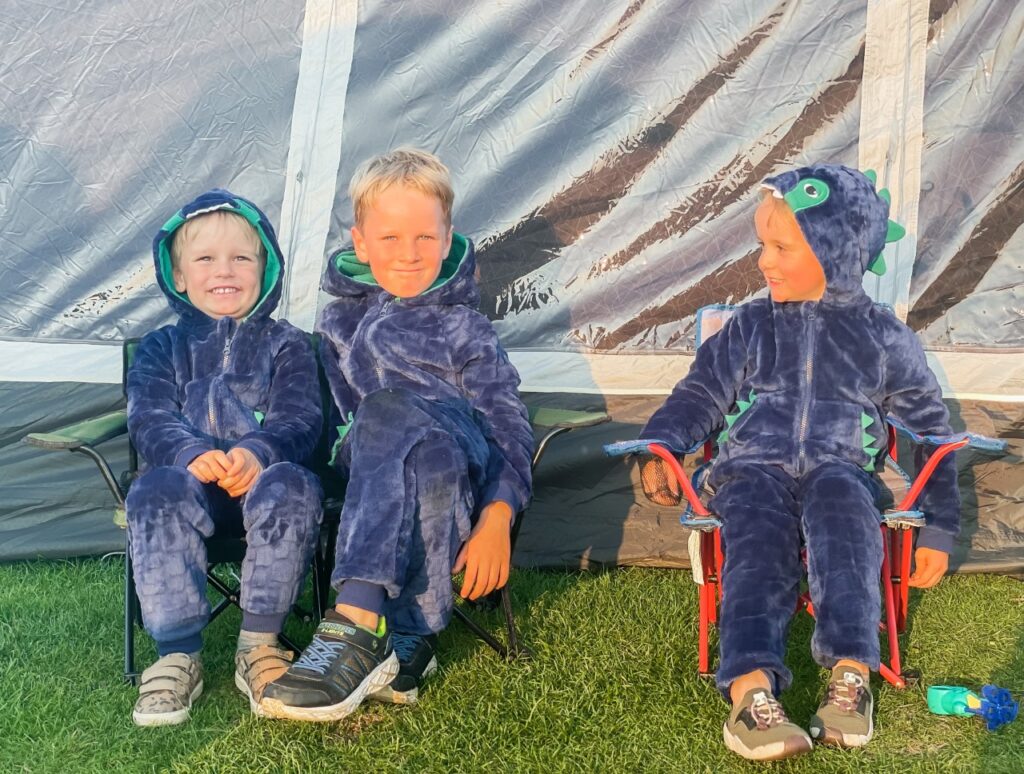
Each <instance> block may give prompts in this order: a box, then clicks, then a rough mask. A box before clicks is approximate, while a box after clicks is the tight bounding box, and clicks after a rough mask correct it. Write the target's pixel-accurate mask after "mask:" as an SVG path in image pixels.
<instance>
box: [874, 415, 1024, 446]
mask: <svg viewBox="0 0 1024 774" xmlns="http://www.w3.org/2000/svg"><path fill="white" fill-rule="evenodd" d="M886 422H888V423H889V425H890V426H891V427H892V428H893V429H895V430H896V432H897V433H899V434H900V435H902V436H904V437H905V438H909V439H910V440H911V441H914V442H915V443H923V444H929V445H931V446H946V445H949V444H957V448H962V447H964V446H970V447H971V448H972V449H977V450H978V451H988V452H1005V451H1006V441H1004V440H1002V439H1000V438H989V437H988V436H985V435H978V434H977V433H966V432H965V433H953V435H919V434H918V433H915V432H914V431H913V430H911V429H910V428H908V427H907V426H906V425H904V424H903V423H902V422H900V421H899V420H898V419H896V418H895V417H894V416H892V415H891V414H890V415H889V416H887V417H886ZM961 441H966V443H960V442H961Z"/></svg>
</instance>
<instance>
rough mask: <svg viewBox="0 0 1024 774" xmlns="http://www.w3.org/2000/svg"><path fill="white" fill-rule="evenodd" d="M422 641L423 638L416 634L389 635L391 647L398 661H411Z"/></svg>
mask: <svg viewBox="0 0 1024 774" xmlns="http://www.w3.org/2000/svg"><path fill="white" fill-rule="evenodd" d="M422 641H423V638H422V637H421V636H420V635H418V634H398V633H397V632H395V633H392V635H391V647H392V648H394V649H395V653H397V654H398V660H399V661H412V657H413V655H414V654H415V653H416V648H417V647H419V644H420V643H421V642H422Z"/></svg>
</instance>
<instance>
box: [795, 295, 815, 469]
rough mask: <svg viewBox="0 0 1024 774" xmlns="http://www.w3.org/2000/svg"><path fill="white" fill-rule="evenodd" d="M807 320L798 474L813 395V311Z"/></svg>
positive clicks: (802, 465) (802, 461)
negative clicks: (804, 390) (808, 330)
mask: <svg viewBox="0 0 1024 774" xmlns="http://www.w3.org/2000/svg"><path fill="white" fill-rule="evenodd" d="M807 319H808V321H809V322H810V328H811V332H810V336H808V344H807V358H806V359H805V360H804V380H805V383H806V384H805V389H806V392H805V394H804V410H803V414H802V415H801V417H800V435H799V439H798V442H799V450H800V453H799V456H798V458H797V463H796V467H797V470H798V471H799V472H800V473H803V472H804V461H805V459H806V457H807V449H806V448H804V441H805V440H806V439H807V425H808V421H809V419H810V414H811V397H812V394H813V393H812V390H811V381H812V379H813V378H814V339H815V335H816V332H817V326H816V325H815V322H814V319H815V312H814V310H813V309H812V310H811V311H810V313H809V314H808V316H807Z"/></svg>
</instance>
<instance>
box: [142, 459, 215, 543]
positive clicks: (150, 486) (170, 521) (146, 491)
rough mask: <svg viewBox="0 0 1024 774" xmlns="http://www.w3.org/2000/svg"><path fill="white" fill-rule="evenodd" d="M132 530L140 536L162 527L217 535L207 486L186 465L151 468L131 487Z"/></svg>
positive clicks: (165, 529)
mask: <svg viewBox="0 0 1024 774" xmlns="http://www.w3.org/2000/svg"><path fill="white" fill-rule="evenodd" d="M125 506H126V507H125V510H126V517H127V520H128V526H129V529H131V531H132V533H133V534H134V535H136V536H138V535H140V534H143V533H146V532H152V531H155V530H159V531H162V532H166V533H168V534H170V533H172V532H174V531H177V530H186V531H187V530H189V529H192V530H195V531H198V532H199V533H200V534H201V535H202V536H203V537H209V536H210V535H212V534H213V522H212V520H211V519H210V516H209V514H208V513H207V506H206V497H205V495H204V493H203V485H202V483H200V482H199V480H198V479H197V478H196V477H195V476H193V475H192V474H191V473H189V472H188V470H186V469H185V468H180V467H174V466H167V467H158V468H151V469H150V470H147V471H146V472H145V473H143V474H142V475H141V476H140V477H139V478H138V479H137V480H136V481H135V482H134V483H133V484H132V486H131V489H129V491H128V497H127V498H126V503H125Z"/></svg>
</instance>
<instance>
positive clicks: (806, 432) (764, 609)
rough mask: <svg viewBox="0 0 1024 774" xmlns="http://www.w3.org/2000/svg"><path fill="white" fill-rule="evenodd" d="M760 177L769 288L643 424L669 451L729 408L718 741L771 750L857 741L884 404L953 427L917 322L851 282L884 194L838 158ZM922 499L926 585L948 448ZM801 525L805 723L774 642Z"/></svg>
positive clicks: (881, 218)
mask: <svg viewBox="0 0 1024 774" xmlns="http://www.w3.org/2000/svg"><path fill="white" fill-rule="evenodd" d="M869 174H870V173H869ZM763 187H764V188H765V189H766V193H765V196H764V199H763V201H762V202H761V204H760V206H759V207H758V208H757V212H756V214H755V216H754V222H755V227H756V230H757V235H758V240H759V241H760V243H761V255H760V258H759V260H758V269H759V270H760V271H761V273H762V274H763V275H764V278H765V281H766V282H767V284H768V290H769V295H770V297H769V298H761V299H757V300H754V301H751V302H749V303H747V304H744V305H742V306H740V307H739V308H738V309H737V310H736V312H735V314H734V315H733V316H732V317H731V318H730V319H729V321H728V322H727V323H726V325H725V326H724V327H723V328H722V330H721V331H720V332H719V333H718V334H717V335H715V336H713V337H712V338H710V339H709V340H708V341H707V342H705V343H704V344H702V345H701V347H700V349H699V350H698V352H697V357H696V360H695V363H694V366H693V368H692V369H691V370H690V372H689V373H688V374H687V376H686V377H685V378H684V379H683V380H682V381H681V382H680V383H679V384H678V385H676V387H675V388H674V390H673V392H672V394H671V395H670V397H669V398H668V400H667V401H666V402H665V404H664V406H662V408H660V409H659V410H658V411H657V412H656V413H655V414H654V415H653V416H652V417H651V419H650V421H649V422H648V423H647V425H646V427H644V429H643V431H642V433H641V436H640V437H641V438H642V439H646V440H650V441H658V442H661V443H663V444H665V445H667V446H668V447H670V448H672V449H674V450H677V451H681V450H684V449H687V448H689V447H692V446H693V445H694V444H695V443H698V442H699V441H700V440H701V439H703V438H704V437H706V436H707V435H708V433H710V432H711V431H712V430H713V429H714V428H715V427H718V426H721V425H722V424H723V421H724V420H726V419H727V420H728V421H727V422H726V423H725V424H727V425H728V430H727V433H725V434H723V435H724V436H725V437H724V438H723V439H721V441H720V452H719V457H718V459H717V461H716V462H715V464H714V466H713V468H712V472H711V477H710V483H711V485H712V487H713V489H714V491H715V495H714V497H713V498H712V500H711V502H710V507H711V509H712V511H714V512H715V513H716V514H717V515H718V517H719V518H720V519H721V520H722V540H723V544H724V550H725V556H726V558H725V563H724V566H723V573H722V579H721V582H722V608H721V624H720V630H719V634H720V649H721V660H720V666H719V670H718V673H717V675H716V679H717V684H718V687H719V689H720V690H721V691H722V693H723V695H724V696H725V697H726V698H727V699H728V700H730V701H731V703H732V711H731V713H730V715H729V718H728V720H727V722H726V723H725V726H724V730H723V733H724V738H725V742H726V744H727V746H728V747H729V748H730V749H732V750H733V751H735V752H737V753H738V754H740V755H742V756H744V757H746V758H752V759H763V760H767V759H776V758H783V757H789V756H790V755H795V754H798V753H801V752H804V751H807V750H809V749H810V748H811V745H812V742H811V737H814V738H815V739H817V740H818V741H819V742H823V743H826V744H833V745H837V746H843V747H854V746H859V745H863V744H866V743H867V741H868V740H869V739H870V737H871V734H872V728H873V726H872V698H871V692H870V689H869V686H868V676H869V670H877V668H878V664H879V641H878V621H879V616H880V612H881V611H880V606H881V602H880V591H879V576H880V568H881V561H882V544H881V535H880V530H879V524H880V522H879V511H878V508H877V507H876V505H875V501H876V496H877V493H878V488H877V484H876V479H875V476H874V472H875V469H876V467H877V466H879V465H880V464H881V462H882V457H883V456H884V449H885V439H886V429H885V424H884V421H885V416H886V414H887V413H892V414H893V415H894V416H895V417H897V418H898V419H900V420H902V421H903V423H904V424H905V425H906V426H907V427H909V428H910V429H911V430H914V431H916V432H919V433H921V434H923V435H948V434H949V433H950V432H951V431H950V428H949V418H948V413H947V410H946V408H945V406H944V405H943V403H942V400H941V393H940V390H939V387H938V384H937V382H936V379H935V377H934V375H933V374H932V373H931V371H930V370H929V369H928V365H927V363H926V361H925V355H924V351H923V349H922V347H921V345H920V343H919V342H918V340H917V338H916V337H915V335H914V333H913V332H912V331H911V330H910V329H909V328H907V327H906V326H905V325H904V324H903V323H902V322H900V321H899V320H898V319H897V318H896V317H895V316H894V315H893V314H892V313H891V312H889V311H886V310H884V309H882V308H879V307H878V306H876V305H875V304H873V303H872V301H871V299H870V298H869V297H868V296H867V294H866V293H865V292H864V290H863V288H862V279H863V274H864V272H865V271H866V270H869V269H870V270H872V271H876V272H878V273H881V271H884V263H883V261H882V258H881V252H882V249H883V247H884V244H885V242H886V241H893V240H894V239H898V238H899V237H900V236H902V234H903V230H902V229H901V228H900V227H899V226H898V225H897V224H895V223H891V222H890V221H889V220H888V215H889V204H888V198H887V192H884V191H883V192H881V195H880V194H879V193H876V192H875V186H874V182H873V179H872V178H869V177H867V176H865V175H863V174H861V173H860V172H857V171H855V170H851V169H848V168H846V167H841V166H834V165H818V166H812V167H804V168H801V169H797V170H794V171H789V172H786V173H784V174H781V175H778V176H776V177H771V178H768V179H767V180H766V181H765V182H764V184H763ZM737 408H738V409H740V410H741V413H739V414H738V415H737V413H736V412H737ZM730 410H732V411H733V414H732V415H730V416H727V414H728V412H730ZM642 479H643V481H644V490H645V493H646V494H647V495H648V497H650V498H651V499H653V500H654V501H655V502H659V503H662V504H670V503H671V502H674V501H675V493H676V492H677V491H678V484H677V482H676V481H675V479H674V478H672V475H671V473H669V472H668V470H667V468H662V467H661V461H660V460H652V461H650V462H648V463H646V464H645V465H644V468H643V470H642ZM656 482H667V487H666V485H665V484H661V485H660V486H659V484H658V483H656ZM920 508H921V510H922V511H924V513H925V515H926V518H927V526H925V527H924V528H923V529H922V530H921V533H920V536H919V538H918V542H917V549H916V553H915V563H916V570H915V572H914V574H913V576H912V577H911V585H913V586H918V587H928V586H932V585H934V584H935V583H937V582H938V581H939V579H940V578H941V577H942V576H943V574H944V573H945V571H946V569H947V564H948V555H949V552H950V551H951V550H952V547H953V540H954V537H955V536H956V534H957V532H958V531H959V508H960V500H959V491H958V489H957V481H956V469H955V465H954V463H953V460H952V459H951V458H947V459H945V460H943V462H942V463H941V464H940V466H939V467H938V468H937V469H936V471H935V474H934V476H933V478H932V479H931V482H930V484H929V486H928V487H926V489H925V492H924V494H923V498H922V500H921V501H920ZM801 535H802V536H803V543H804V545H805V546H806V549H807V573H808V580H809V584H810V592H811V597H812V599H813V600H814V605H815V611H816V626H815V631H814V637H813V640H812V643H811V650H812V654H813V656H814V659H815V660H816V661H817V662H818V663H819V664H821V665H822V666H824V667H826V668H829V669H831V670H832V674H831V679H830V681H829V684H828V688H827V690H826V694H825V698H824V699H823V701H822V703H821V705H820V707H819V708H818V711H817V713H816V714H815V715H814V716H813V717H812V718H811V721H810V732H811V733H810V735H808V734H807V733H806V732H805V731H804V730H803V729H802V728H801V727H799V726H798V725H796V724H794V723H792V722H790V721H789V720H788V719H787V718H786V715H785V714H784V712H783V710H782V707H781V706H780V705H779V703H778V701H776V699H775V696H776V695H777V694H778V693H779V692H781V691H783V690H785V689H786V688H787V687H788V686H789V684H790V682H791V680H792V675H791V673H790V671H789V670H788V669H787V668H786V666H785V664H784V663H783V657H784V654H785V644H786V633H787V630H788V622H789V620H790V618H791V616H792V613H793V610H794V608H795V603H796V597H797V593H798V587H799V583H800V577H801V562H800V546H801Z"/></svg>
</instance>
